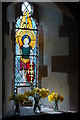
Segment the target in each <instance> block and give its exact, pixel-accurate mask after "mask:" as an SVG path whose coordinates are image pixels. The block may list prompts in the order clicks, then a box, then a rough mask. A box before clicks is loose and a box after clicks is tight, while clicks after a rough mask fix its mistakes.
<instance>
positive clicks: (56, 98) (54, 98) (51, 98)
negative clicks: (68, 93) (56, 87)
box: [48, 92, 64, 102]
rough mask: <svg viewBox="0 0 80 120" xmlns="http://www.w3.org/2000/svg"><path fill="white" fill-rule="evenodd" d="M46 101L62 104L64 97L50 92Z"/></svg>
mask: <svg viewBox="0 0 80 120" xmlns="http://www.w3.org/2000/svg"><path fill="white" fill-rule="evenodd" d="M48 100H49V102H52V101H56V102H58V101H59V100H60V102H62V101H63V100H64V97H63V96H62V95H60V94H58V93H55V92H52V93H51V94H50V95H49V96H48Z"/></svg>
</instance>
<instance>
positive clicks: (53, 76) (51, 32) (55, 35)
mask: <svg viewBox="0 0 80 120" xmlns="http://www.w3.org/2000/svg"><path fill="white" fill-rule="evenodd" d="M49 5H50V3H49ZM58 9H59V8H57V6H55V5H54V7H53V9H52V8H50V6H49V7H47V6H46V3H45V5H44V8H43V6H41V8H40V14H39V15H40V24H41V25H42V26H43V31H44V64H45V65H47V66H48V77H43V78H42V83H41V85H42V87H45V88H49V89H50V91H51V92H52V91H55V92H58V93H59V92H60V87H61V86H62V91H61V94H62V95H63V96H64V101H63V103H59V107H60V108H61V109H65V110H69V85H68V73H60V72H59V73H58V72H52V68H51V56H62V55H69V38H67V37H64V38H63V37H59V26H60V25H63V15H62V12H61V11H59V10H58ZM41 103H42V104H44V105H46V106H50V107H53V103H49V101H48V98H46V99H44V100H42V101H41Z"/></svg>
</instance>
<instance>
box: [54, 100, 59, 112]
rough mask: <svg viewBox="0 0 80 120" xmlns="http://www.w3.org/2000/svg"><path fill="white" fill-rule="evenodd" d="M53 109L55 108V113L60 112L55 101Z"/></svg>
mask: <svg viewBox="0 0 80 120" xmlns="http://www.w3.org/2000/svg"><path fill="white" fill-rule="evenodd" d="M53 108H54V111H55V112H56V111H58V110H59V109H58V101H55V103H54V107H53Z"/></svg>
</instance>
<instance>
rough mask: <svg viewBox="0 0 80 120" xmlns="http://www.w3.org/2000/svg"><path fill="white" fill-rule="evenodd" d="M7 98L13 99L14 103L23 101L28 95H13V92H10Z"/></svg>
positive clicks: (26, 99)
mask: <svg viewBox="0 0 80 120" xmlns="http://www.w3.org/2000/svg"><path fill="white" fill-rule="evenodd" d="M8 100H9V101H11V100H14V102H15V103H23V102H26V101H28V97H27V96H26V95H25V94H17V95H14V94H13V93H11V95H10V96H9V98H8Z"/></svg>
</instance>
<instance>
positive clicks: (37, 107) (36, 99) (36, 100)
mask: <svg viewBox="0 0 80 120" xmlns="http://www.w3.org/2000/svg"><path fill="white" fill-rule="evenodd" d="M39 100H40V95H39V94H36V95H35V96H34V106H33V112H35V113H36V112H40V111H41V106H40V104H39Z"/></svg>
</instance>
